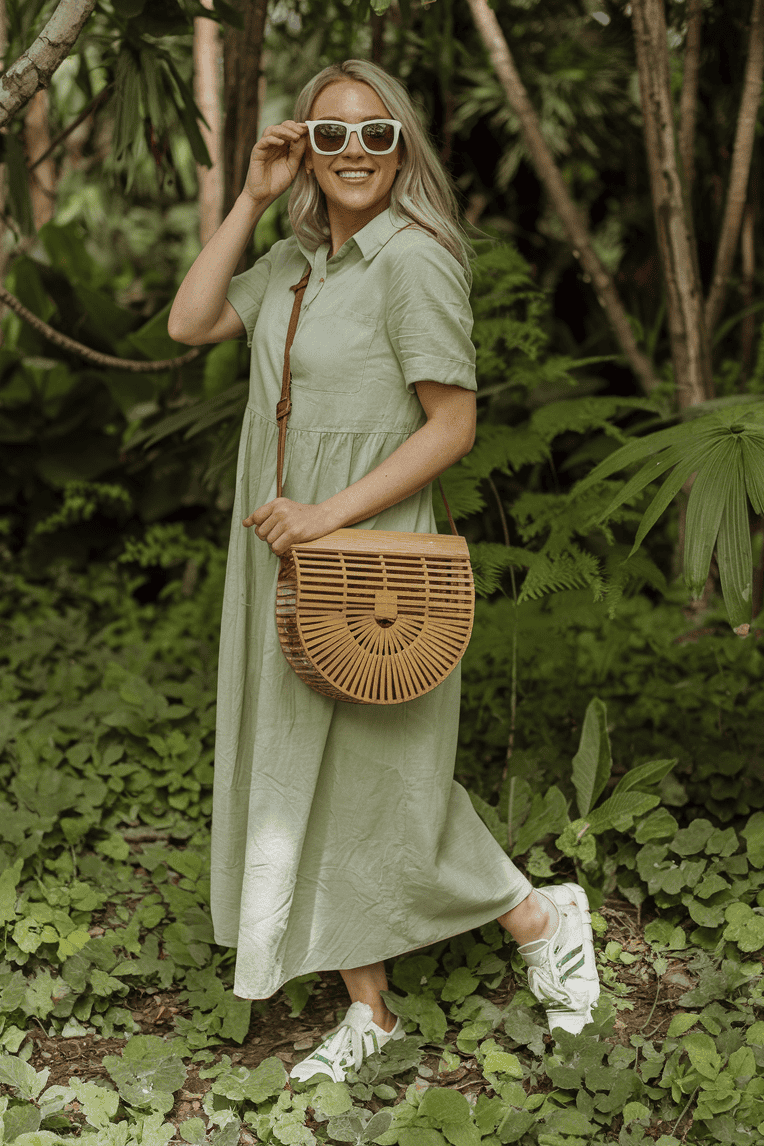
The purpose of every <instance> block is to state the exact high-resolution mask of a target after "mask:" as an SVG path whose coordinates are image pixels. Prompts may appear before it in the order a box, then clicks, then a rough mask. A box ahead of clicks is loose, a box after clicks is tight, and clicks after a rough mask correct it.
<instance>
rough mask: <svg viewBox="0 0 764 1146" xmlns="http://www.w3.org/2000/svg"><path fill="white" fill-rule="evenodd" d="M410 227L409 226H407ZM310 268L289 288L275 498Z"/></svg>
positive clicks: (453, 529) (450, 521)
mask: <svg viewBox="0 0 764 1146" xmlns="http://www.w3.org/2000/svg"><path fill="white" fill-rule="evenodd" d="M409 225H410V224H409ZM310 272H311V268H310V267H308V269H307V271H306V272H305V274H304V275H303V276H302V278H301V279H300V281H299V282H298V283H295V284H294V286H291V287H290V288H289V289H290V290H292V291H294V302H293V303H292V313H291V315H290V317H289V326H288V327H287V336H286V345H285V346H284V371H283V373H282V375H281V397H280V398H279V400H278V402H277V403H276V423H277V425H278V428H279V440H278V446H277V448H276V497H281V496H282V493H281V491H282V488H283V484H282V481H283V476H284V454H285V452H286V432H287V422H288V420H289V414H290V412H291V409H292V398H291V392H292V371H291V370H290V368H289V351H290V350H291V347H292V343H293V342H294V336H295V332H296V330H297V321H298V319H299V317H300V307H301V306H302V299H303V295H304V294H305V288H306V287H307V285H308V279H309V278H310ZM438 486H439V487H440V496H441V497H442V498H443V504H444V506H445V507H446V513H447V514H448V524H449V525H450V526H451V532H452V533H453V535H454V537H458V536H459V531H458V530H457V528H456V525H455V523H454V519H453V516H452V514H451V509H450V506H449V504H448V501H447V500H446V494H445V490H444V489H443V482H442V481H441V480H440V478H438Z"/></svg>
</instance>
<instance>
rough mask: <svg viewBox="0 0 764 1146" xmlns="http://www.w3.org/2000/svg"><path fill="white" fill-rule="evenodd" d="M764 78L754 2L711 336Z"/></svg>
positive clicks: (762, 37)
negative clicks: (763, 78)
mask: <svg viewBox="0 0 764 1146" xmlns="http://www.w3.org/2000/svg"><path fill="white" fill-rule="evenodd" d="M763 76H764V0H753V11H752V12H751V38H750V42H749V46H748V59H747V61H746V65H745V77H744V79H743V95H742V98H741V100H740V111H739V113H738V118H737V129H736V131H735V146H734V149H733V152H732V166H731V168H730V181H729V187H728V188H727V202H726V204H725V206H724V219H723V221H722V229H721V234H720V236H719V246H718V248H717V252H716V264H715V266H714V273H713V278H712V279H711V288H710V290H709V292H708V298H707V299H706V312H705V319H706V330H707V331H708V332H709V334H710V333H711V332H712V331H713V329H714V327H715V326H716V324H717V322H718V321H719V318H720V317H721V313H722V310H723V309H724V299H725V297H726V294H727V282H728V280H729V277H730V271H731V270H732V261H733V259H734V257H735V249H736V247H737V244H738V239H739V238H740V227H741V224H742V222H743V212H744V210H745V204H746V199H747V195H748V175H749V172H750V169H751V157H752V155H753V142H754V138H755V135H756V120H757V117H758V114H759V103H760V102H761V86H762V77H763Z"/></svg>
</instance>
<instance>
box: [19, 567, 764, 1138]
mask: <svg viewBox="0 0 764 1146" xmlns="http://www.w3.org/2000/svg"><path fill="white" fill-rule="evenodd" d="M195 557H196V561H197V577H196V583H195V584H194V581H193V578H190V577H189V576H188V573H187V572H186V576H185V577H179V578H178V579H175V580H171V581H170V582H169V584H168V585H167V587H166V588H165V589H164V590H163V592H162V595H161V597H160V599H158V600H156V601H153V602H150V603H147V604H140V603H138V597H139V596H140V593H139V592H138V588H139V586H138V581H139V580H140V575H139V574H136V573H135V566H134V565H132V566H131V565H123V566H118V565H117V566H114V567H112V568H107V567H97V566H95V567H93V568H92V570H91V571H90V572H88V573H87V574H74V573H72V572H70V571H66V570H65V569H61V570H60V571H59V572H58V573H57V574H56V575H55V576H54V577H49V578H48V579H47V580H46V581H45V582H44V583H34V582H32V581H30V580H28V579H25V578H23V577H21V576H20V575H19V576H8V577H5V578H4V584H3V594H2V599H3V616H2V620H3V632H4V636H3V642H2V652H1V653H0V657H1V658H2V676H1V679H2V690H3V696H2V708H1V709H0V711H1V712H2V717H0V719H1V721H2V723H1V725H0V743H1V744H2V758H1V762H0V775H1V776H2V786H3V808H2V811H3V815H2V818H0V846H1V847H2V854H1V856H0V865H1V866H2V871H0V922H1V923H2V925H3V927H4V932H5V950H4V957H3V962H2V964H0V1022H1V1023H2V1028H1V1029H0V1044H1V1046H0V1085H1V1087H2V1091H1V1092H0V1106H1V1107H2V1111H1V1112H0V1113H1V1114H2V1124H3V1131H4V1137H5V1140H6V1141H11V1142H17V1143H18V1146H37V1144H40V1146H44V1144H45V1143H54V1142H59V1141H61V1142H70V1141H73V1140H84V1141H86V1142H91V1143H93V1144H94V1146H101V1144H104V1146H107V1144H109V1146H110V1144H112V1143H114V1144H116V1146H131V1144H132V1143H136V1144H138V1143H158V1144H164V1143H168V1142H170V1141H171V1140H174V1141H185V1142H189V1143H196V1142H199V1143H201V1142H204V1141H208V1140H209V1141H212V1142H214V1143H216V1144H222V1146H228V1144H231V1146H232V1144H233V1143H235V1142H237V1141H239V1140H241V1141H243V1142H245V1143H247V1142H258V1141H259V1142H273V1143H311V1142H316V1141H319V1142H320V1141H327V1142H349V1143H361V1142H378V1143H380V1144H385V1143H390V1144H391V1146H392V1144H393V1143H400V1144H401V1146H429V1144H435V1143H444V1142H447V1143H453V1144H454V1146H462V1144H466V1146H472V1144H477V1143H480V1142H485V1143H488V1144H489V1146H494V1144H497V1143H505V1142H520V1143H524V1144H528V1146H530V1144H538V1146H579V1144H580V1146H583V1144H584V1143H600V1142H602V1143H606V1142H618V1143H621V1144H622V1146H644V1144H647V1143H653V1142H659V1143H660V1144H661V1146H677V1144H678V1143H681V1142H684V1141H688V1142H690V1141H691V1142H703V1143H712V1142H713V1143H716V1142H725V1143H727V1142H729V1143H750V1142H755V1141H756V1140H757V1137H759V1138H760V1136H761V1134H762V1133H764V1082H763V1081H762V1078H761V1074H762V1066H764V1021H763V1020H762V1014H761V1005H762V975H761V970H762V968H761V952H762V948H764V911H763V910H762V909H763V908H764V812H763V811H762V810H761V806H760V805H761V791H762V788H761V783H760V779H761V773H760V767H761V761H760V756H759V755H757V747H758V746H757V745H756V744H755V740H754V738H753V737H752V738H751V739H750V740H745V738H743V739H742V740H741V741H740V742H739V743H735V744H733V745H732V747H730V748H729V749H728V751H727V755H726V756H724V757H722V758H720V759H721V764H720V766H719V767H718V768H717V769H716V770H712V768H711V765H712V761H711V759H710V757H709V759H708V760H707V761H706V764H707V767H706V768H705V769H704V768H703V767H702V766H700V767H698V766H697V765H698V760H697V759H696V758H693V756H692V753H693V751H694V748H693V743H695V742H692V741H689V742H688V741H687V740H686V737H687V726H688V725H687V722H688V720H689V719H690V718H694V717H697V716H698V713H699V710H702V719H701V720H700V724H701V729H700V732H699V734H698V741H697V744H699V743H700V739H701V738H702V733H703V729H705V730H706V733H707V734H710V732H711V730H712V729H713V726H714V721H716V722H717V724H718V722H719V720H721V730H722V733H723V732H724V730H725V728H726V727H727V724H726V723H725V722H729V727H732V726H733V725H736V724H742V725H745V724H746V723H749V724H750V723H753V720H754V719H755V717H756V712H757V709H756V705H757V704H760V699H758V698H759V692H760V690H758V689H757V688H756V687H755V684H756V681H757V680H759V679H760V673H761V659H760V658H761V651H760V645H759V643H758V641H757V639H756V637H751V638H749V639H748V640H747V641H740V640H739V638H736V637H734V636H733V635H732V634H731V632H730V630H729V627H728V626H727V625H726V623H724V622H723V616H724V614H723V613H722V612H721V611H720V612H719V613H718V614H714V613H713V612H711V613H710V614H708V615H707V616H706V617H705V618H704V625H703V629H701V630H700V631H699V630H698V629H697V628H693V626H692V624H690V623H689V622H688V621H687V620H686V619H684V618H682V615H681V612H680V611H679V610H678V609H677V607H676V605H671V606H666V607H665V611H664V612H663V613H660V610H656V608H655V605H654V603H653V602H648V601H646V600H645V599H644V598H640V597H635V598H633V599H632V600H631V601H630V602H629V603H628V608H625V609H622V610H621V611H620V612H619V613H618V614H617V617H616V620H615V621H610V620H609V619H608V617H607V612H606V610H605V611H603V610H602V609H600V606H598V605H597V604H596V603H595V604H591V601H589V604H588V606H587V604H586V602H585V601H584V599H583V596H582V594H581V592H580V591H579V592H571V593H570V594H568V595H566V594H559V595H557V597H555V598H552V599H551V600H550V601H549V602H547V604H546V605H544V603H543V602H529V603H528V606H527V608H528V611H527V612H526V614H525V617H526V620H525V621H524V622H523V625H522V627H521V635H520V639H519V641H518V649H519V653H520V655H519V658H518V668H517V676H518V703H517V722H516V724H517V727H516V729H515V742H514V743H515V750H514V752H513V754H512V755H511V756H510V759H509V766H508V768H507V774H506V777H505V779H504V781H503V783H502V784H501V786H500V789H499V791H498V792H495V791H491V790H490V786H489V785H488V784H487V782H486V777H487V776H488V775H494V776H495V775H496V773H497V769H496V761H497V757H498V756H499V755H500V754H501V753H504V754H506V744H507V736H508V732H509V723H510V721H509V711H508V707H507V705H508V699H507V697H508V687H507V677H508V668H509V667H510V666H509V665H508V663H504V664H503V665H502V664H501V663H500V661H501V656H504V657H508V656H509V652H508V651H507V649H508V647H509V644H510V642H496V641H494V642H493V648H494V650H495V652H494V656H493V659H491V658H487V659H485V658H484V657H483V655H482V652H481V645H480V640H481V632H482V631H484V630H485V629H486V627H492V628H493V629H494V632H495V631H496V629H497V625H501V624H506V621H507V607H508V606H510V605H511V602H507V601H499V602H498V603H496V602H482V603H481V604H480V608H479V610H478V625H477V633H476V636H477V643H476V644H475V643H474V644H473V647H471V650H470V654H469V658H471V659H469V658H468V659H467V661H466V662H465V709H464V711H465V738H464V740H463V744H462V749H461V755H460V769H461V776H460V778H461V779H462V780H463V782H465V783H466V784H467V786H468V788H469V789H470V791H471V795H472V798H473V801H474V803H475V805H476V807H477V808H478V811H479V812H480V813H481V815H483V817H484V819H485V821H486V823H487V825H488V827H489V828H490V830H492V831H493V832H494V834H495V835H496V838H497V839H498V840H499V842H500V843H501V844H502V846H503V847H505V848H506V849H507V851H509V852H510V853H511V854H512V855H513V856H514V858H515V859H516V861H517V862H518V863H519V864H520V865H521V866H522V867H523V868H524V869H525V870H526V871H527V872H528V873H529V875H530V876H531V878H532V879H533V880H534V882H535V883H537V884H543V883H544V882H552V881H561V880H564V879H567V878H576V879H579V880H581V881H582V882H584V883H585V884H587V885H588V887H589V890H590V894H591V897H592V902H593V905H595V906H596V911H595V913H594V923H595V928H596V932H597V942H596V946H597V959H598V964H599V968H600V974H601V977H602V982H603V995H602V999H601V1001H600V1004H599V1005H598V1007H597V1009H596V1013H595V1021H594V1023H593V1025H592V1026H591V1027H590V1028H588V1029H587V1031H586V1032H585V1033H584V1035H582V1036H580V1037H578V1038H573V1037H572V1036H567V1035H565V1034H560V1035H559V1037H557V1038H554V1039H552V1038H551V1037H550V1036H549V1034H548V1032H547V1031H546V1028H545V1025H544V1021H543V1018H544V1017H543V1012H542V1011H541V1009H540V1008H539V1006H538V1005H537V1004H536V1002H535V1000H534V999H533V998H532V996H531V995H530V994H529V993H528V991H527V989H526V988H525V985H524V983H525V976H524V973H523V966H522V962H521V960H520V959H519V957H518V956H517V954H516V952H515V950H514V947H513V946H512V945H511V944H509V943H507V942H506V940H505V936H504V932H503V931H501V929H500V928H499V927H498V925H497V924H491V925H489V926H487V927H484V928H482V929H480V930H479V931H476V932H474V933H470V934H467V935H464V936H460V937H458V938H456V939H454V940H451V941H447V942H444V943H441V944H438V945H436V946H434V947H432V948H430V949H427V950H425V951H421V952H416V953H413V954H411V955H408V956H405V957H401V958H399V959H397V960H395V961H393V962H392V963H391V965H390V966H389V974H390V993H389V996H388V1003H389V1006H390V1008H391V1009H392V1010H394V1011H395V1012H396V1013H397V1014H400V1015H401V1017H402V1019H403V1021H404V1025H405V1029H406V1032H407V1038H406V1039H405V1040H403V1041H402V1042H400V1043H396V1044H391V1046H390V1047H386V1048H385V1049H384V1050H383V1052H382V1054H381V1055H380V1056H375V1057H374V1058H373V1059H370V1060H368V1061H367V1062H366V1063H364V1064H363V1065H362V1067H361V1068H360V1070H359V1072H358V1075H357V1076H356V1077H351V1078H350V1079H349V1080H348V1082H347V1083H343V1084H334V1083H330V1082H328V1081H327V1082H321V1083H318V1084H315V1083H309V1084H304V1085H298V1086H296V1087H294V1088H293V1087H290V1086H289V1085H288V1083H287V1073H288V1070H289V1068H290V1066H291V1065H292V1064H293V1063H294V1062H295V1061H297V1059H299V1058H300V1057H302V1055H304V1054H305V1053H306V1052H307V1051H308V1050H309V1049H310V1047H311V1046H313V1045H315V1042H316V1041H317V1040H318V1039H319V1038H320V1037H321V1036H322V1035H323V1034H324V1033H325V1031H326V1030H327V1029H328V1028H329V1027H330V1026H332V1025H333V1024H334V1023H335V1022H336V1021H338V1020H339V1019H340V1018H341V1017H342V1014H343V1013H344V1009H345V1007H346V1006H347V1000H346V998H345V997H344V994H343V988H342V985H341V983H340V981H339V976H337V975H336V974H333V973H326V974H315V975H308V976H304V977H302V978H301V979H300V980H296V981H293V982H292V983H290V984H288V985H287V987H286V988H285V989H284V991H283V992H281V993H280V994H279V995H278V996H276V997H275V998H274V999H273V1000H269V1001H268V1002H261V1003H252V1004H250V1003H248V1002H245V1001H242V1000H239V999H236V998H235V997H234V995H233V994H232V991H231V983H232V969H233V959H232V953H231V952H229V951H227V950H224V949H220V948H218V947H216V946H215V945H214V943H213V938H212V933H211V928H210V923H209V917H208V903H209V890H208V882H207V873H208V856H207V842H208V824H209V813H210V781H211V752H212V730H213V727H214V700H215V693H214V689H215V648H216V626H217V612H218V609H219V601H220V591H221V585H222V575H223V555H222V553H221V552H219V551H216V550H214V549H213V548H209V549H208V550H207V551H206V555H201V554H200V553H196V554H195ZM512 608H514V606H512ZM524 608H525V606H524ZM669 608H670V609H671V610H672V614H671V615H672V616H673V618H674V621H673V624H669V623H668V621H667V618H668V611H669ZM510 611H511V610H510ZM656 612H658V613H660V617H659V618H658V619H656V617H655V616H654V614H655V613H656ZM648 616H650V617H652V620H651V621H650V622H649V623H648V621H647V620H646V618H647V617H648ZM704 630H711V631H705V632H704ZM507 631H508V632H509V630H507ZM539 632H541V633H542V634H544V633H545V634H546V638H547V639H545V640H543V641H542V642H541V643H540V642H539ZM614 634H615V635H614ZM550 635H553V636H554V639H553V640H549V639H548V638H549V636H550ZM678 638H680V639H678ZM687 638H691V639H687ZM608 641H610V643H611V644H612V643H613V642H614V641H615V642H616V645H617V648H618V656H617V657H614V656H613V655H612V654H610V659H609V660H608V654H607V648H608ZM503 644H505V645H506V646H507V649H504V650H503V652H501V651H499V649H500V648H501V647H502V645H503ZM534 648H535V649H536V650H537V652H538V650H539V649H541V650H542V653H541V660H542V662H543V663H541V664H540V665H538V664H537V665H535V667H534V657H533V649H534ZM555 656H556V657H557V667H556V671H557V679H559V680H563V679H566V680H569V681H570V685H569V686H567V685H565V686H563V685H561V686H560V688H558V689H557V690H556V693H557V695H556V696H554V697H553V698H552V697H550V696H549V690H548V689H546V690H545V691H546V698H547V700H548V702H549V703H548V719H546V721H543V720H540V719H539V717H540V712H541V709H540V708H539V707H538V705H540V703H541V702H540V700H538V699H537V698H538V693H539V692H540V690H541V681H542V680H543V679H546V680H549V679H552V677H553V672H554V670H555V665H554V664H552V661H553V660H554V657H555ZM571 657H573V658H576V657H577V659H575V664H576V673H571V672H570V668H569V663H568V662H569V658H571ZM656 657H658V659H659V662H660V663H659V664H658V667H657V668H656V667H655V659H656ZM537 659H538V657H537ZM709 662H711V663H713V664H715V665H716V666H717V672H716V673H713V672H710V671H709V668H708V665H709ZM566 665H567V669H566V674H567V675H566V677H565V678H563V676H562V668H563V666H566ZM586 665H588V666H589V667H588V669H585V666H586ZM651 666H652V667H651ZM672 673H673V679H672ZM682 677H683V678H684V679H685V680H687V679H689V680H690V682H691V684H690V686H689V687H687V688H682V687H677V686H678V685H679V684H680V681H681V679H682ZM574 678H577V679H574ZM660 680H663V681H664V685H665V686H666V688H667V690H668V691H667V694H666V697H667V698H666V699H664V703H663V704H661V703H660V695H659V693H658V692H657V691H656V690H657V689H658V684H657V682H658V681H660ZM651 690H652V691H651ZM595 693H597V694H598V695H597V696H596V698H594V699H593V696H594V694H595ZM690 695H692V697H693V700H692V703H687V704H686V705H685V703H684V698H685V697H689V696H690ZM677 698H679V699H677ZM646 706H647V708H649V709H650V711H651V720H652V723H651V728H650V729H649V730H647V731H646V730H645V729H644V725H645V720H646V716H645V714H646ZM711 709H713V711H711ZM693 714H694V717H693ZM704 721H705V723H704ZM759 722H760V718H759ZM539 725H542V727H541V728H540V729H538V731H537V735H535V736H534V735H533V729H537V726H539ZM640 729H641V730H642V731H641V735H638V732H639V731H640ZM499 734H501V735H499ZM470 743H473V744H474V745H476V746H479V747H478V748H477V749H476V750H475V752H474V756H475V757H476V759H473V760H470V758H469V746H470ZM697 744H696V746H697ZM648 745H649V747H650V748H651V749H652V752H648ZM716 747H717V748H718V747H719V744H716ZM688 749H689V752H688ZM534 760H535V761H536V765H535V766H534V767H529V764H531V763H532V762H533V761H534ZM733 760H734V764H733ZM700 763H701V764H702V761H700ZM529 777H530V778H529Z"/></svg>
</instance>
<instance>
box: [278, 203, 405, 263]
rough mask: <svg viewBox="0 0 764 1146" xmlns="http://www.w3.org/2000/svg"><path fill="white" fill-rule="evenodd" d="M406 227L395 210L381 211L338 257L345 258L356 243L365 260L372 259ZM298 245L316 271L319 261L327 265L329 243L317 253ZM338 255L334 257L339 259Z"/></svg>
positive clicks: (346, 244)
mask: <svg viewBox="0 0 764 1146" xmlns="http://www.w3.org/2000/svg"><path fill="white" fill-rule="evenodd" d="M405 226H406V220H405V219H402V218H401V217H400V215H396V214H395V213H394V212H393V209H392V208H391V207H388V208H387V209H386V210H384V211H380V213H379V214H378V215H375V216H374V218H373V219H372V220H371V221H370V222H368V223H367V224H366V226H365V227H362V228H361V230H360V231H356V233H355V234H354V235H352V236H351V238H349V239H348V240H347V241H346V242H345V243H344V244H343V245H342V247H341V248H340V250H339V251H338V252H337V255H343V256H344V255H345V254H347V253H348V252H349V250H350V244H351V243H355V245H356V246H357V247H358V249H359V251H360V252H361V254H362V256H363V257H364V259H372V258H374V256H375V255H376V254H377V253H378V252H379V251H381V250H382V248H383V247H384V245H385V243H387V242H389V240H390V239H392V237H393V235H394V234H395V232H396V231H399V230H400V229H401V227H405ZM297 245H298V247H299V248H300V250H301V251H302V253H303V254H304V255H305V258H306V259H307V260H308V262H309V263H310V265H311V267H312V268H313V269H314V270H315V268H316V260H317V259H319V261H321V262H322V263H323V264H324V265H325V262H326V256H327V254H328V249H329V244H328V243H324V244H323V245H322V246H320V247H319V248H318V249H317V250H315V251H310V250H308V249H307V248H306V247H305V246H303V244H302V243H301V242H300V240H299V239H298V240H297ZM337 255H335V256H334V257H335V258H337ZM321 256H323V257H321Z"/></svg>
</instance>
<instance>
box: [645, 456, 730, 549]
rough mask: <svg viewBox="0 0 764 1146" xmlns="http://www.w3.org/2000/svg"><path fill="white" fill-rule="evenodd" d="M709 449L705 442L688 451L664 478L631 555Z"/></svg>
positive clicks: (646, 513)
mask: <svg viewBox="0 0 764 1146" xmlns="http://www.w3.org/2000/svg"><path fill="white" fill-rule="evenodd" d="M711 448H713V447H712V445H711V442H710V441H708V440H706V442H704V443H702V444H701V445H700V446H699V447H698V448H696V449H694V450H692V451H690V452H689V455H688V456H686V457H685V458H684V459H683V461H682V462H681V463H680V464H678V465H677V466H675V468H674V471H673V473H671V474H670V476H669V477H668V478H666V481H665V482H664V483H663V485H662V486H661V488H660V489H659V490H658V492H657V494H656V495H655V497H654V498H653V500H652V501H651V502H650V504H649V506H648V507H647V509H646V511H645V514H644V516H643V518H642V520H641V522H640V523H639V529H638V530H637V536H636V537H635V538H634V545H633V546H632V550H631V552H632V553H635V552H636V550H637V549H638V548H639V546H640V545H641V544H642V542H643V541H644V539H645V537H646V536H647V534H648V533H649V532H650V530H651V529H652V527H653V526H654V525H655V523H656V521H657V520H658V518H659V517H660V516H661V514H662V513H663V512H664V511H665V510H666V509H668V507H669V505H670V504H671V502H672V501H673V500H674V498H675V497H676V495H677V494H678V493H679V490H680V489H681V488H682V486H683V485H684V484H685V482H686V481H687V480H688V479H689V477H690V475H691V474H692V473H694V471H695V469H696V467H697V466H698V464H699V462H700V461H701V459H702V458H703V457H704V456H705V455H707V454H708V451H709V449H711Z"/></svg>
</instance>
